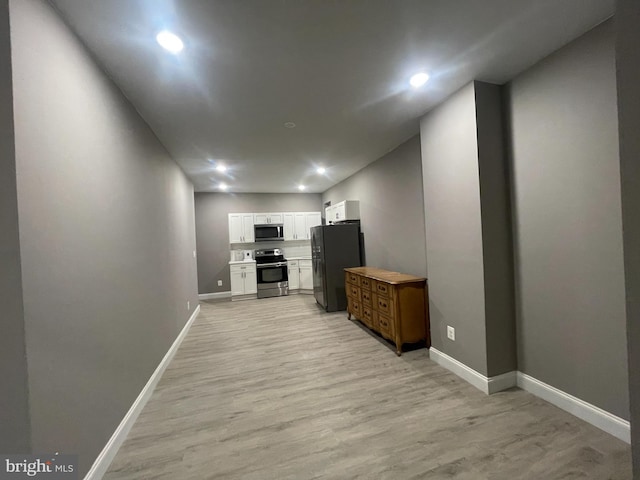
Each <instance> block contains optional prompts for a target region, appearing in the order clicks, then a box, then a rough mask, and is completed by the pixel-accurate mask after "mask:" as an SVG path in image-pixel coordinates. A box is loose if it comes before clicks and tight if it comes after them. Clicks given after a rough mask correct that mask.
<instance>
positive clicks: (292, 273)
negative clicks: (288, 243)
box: [287, 260, 300, 290]
mask: <svg viewBox="0 0 640 480" xmlns="http://www.w3.org/2000/svg"><path fill="white" fill-rule="evenodd" d="M287 265H288V267H289V272H288V274H289V290H298V289H299V288H300V270H299V268H300V267H299V266H298V260H291V261H289V262H287Z"/></svg>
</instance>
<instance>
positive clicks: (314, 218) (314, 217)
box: [304, 212, 322, 239]
mask: <svg viewBox="0 0 640 480" xmlns="http://www.w3.org/2000/svg"><path fill="white" fill-rule="evenodd" d="M318 225H322V214H321V213H320V212H310V213H307V215H306V217H305V228H304V229H305V231H306V234H307V238H308V239H311V233H310V230H311V228H312V227H317V226H318Z"/></svg>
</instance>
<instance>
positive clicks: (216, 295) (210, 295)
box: [198, 291, 231, 300]
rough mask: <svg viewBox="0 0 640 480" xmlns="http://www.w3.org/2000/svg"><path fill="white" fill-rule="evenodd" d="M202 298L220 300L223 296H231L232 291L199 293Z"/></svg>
mask: <svg viewBox="0 0 640 480" xmlns="http://www.w3.org/2000/svg"><path fill="white" fill-rule="evenodd" d="M198 298H199V299H200V300H219V299H222V298H231V292H230V291H229V292H216V293H201V294H200V295H198Z"/></svg>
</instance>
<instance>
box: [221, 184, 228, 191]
mask: <svg viewBox="0 0 640 480" xmlns="http://www.w3.org/2000/svg"><path fill="white" fill-rule="evenodd" d="M218 188H219V189H220V190H226V189H227V188H229V187H228V186H227V184H226V183H221V184H220V185H218Z"/></svg>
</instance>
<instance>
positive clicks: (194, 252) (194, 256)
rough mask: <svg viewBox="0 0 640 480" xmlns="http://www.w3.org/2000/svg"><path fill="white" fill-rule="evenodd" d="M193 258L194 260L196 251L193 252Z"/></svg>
mask: <svg viewBox="0 0 640 480" xmlns="http://www.w3.org/2000/svg"><path fill="white" fill-rule="evenodd" d="M193 258H196V251H195V250H194V251H193Z"/></svg>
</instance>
